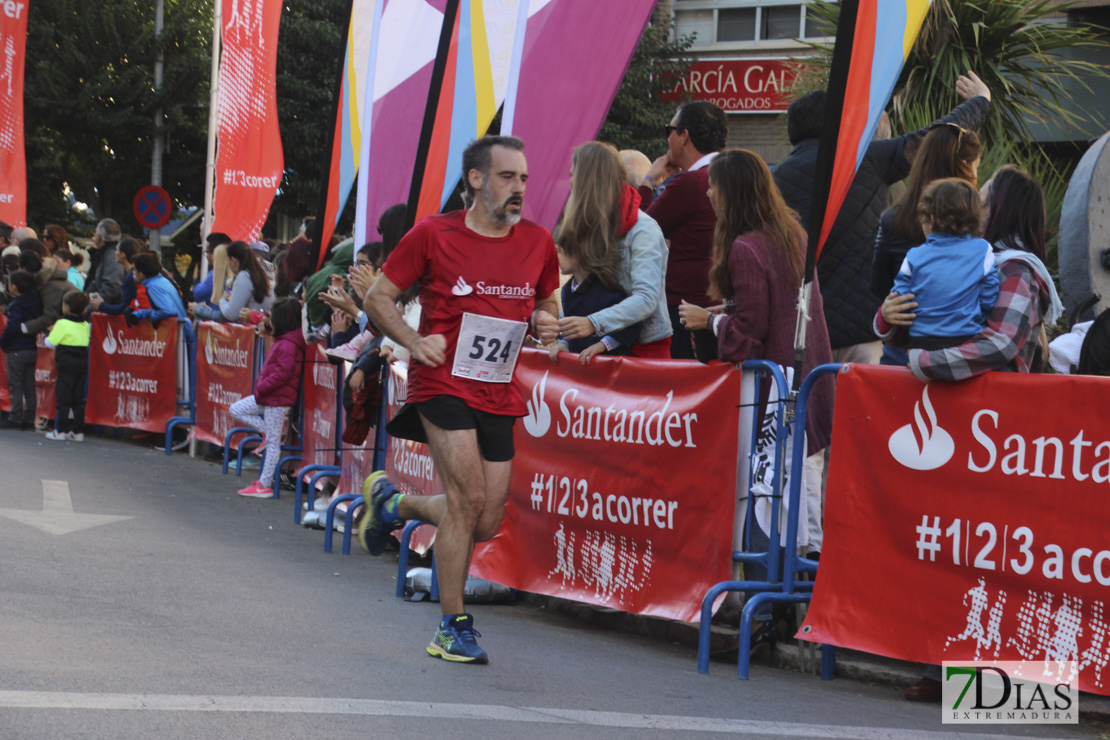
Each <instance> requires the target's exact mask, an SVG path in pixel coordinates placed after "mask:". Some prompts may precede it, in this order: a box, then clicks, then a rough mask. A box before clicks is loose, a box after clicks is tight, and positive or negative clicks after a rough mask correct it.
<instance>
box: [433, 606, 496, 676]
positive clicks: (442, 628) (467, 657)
mask: <svg viewBox="0 0 1110 740" xmlns="http://www.w3.org/2000/svg"><path fill="white" fill-rule="evenodd" d="M481 636H482V635H481V633H479V632H478V630H476V629H474V617H473V616H471V615H469V614H456V615H455V616H453V617H450V618H448V617H444V618H443V621H441V622H440V624H439V629H438V630H436V633H435V636H434V637H432V642H431V644H430V645H428V655H430V656H432V657H433V658H443V659H444V660H449V661H451V662H452V663H481V664H485V663H489V656H488V655H486V651H485V650H483V649H482V648H480V647H478V641H477V640H475V639H474V638H475V637H481Z"/></svg>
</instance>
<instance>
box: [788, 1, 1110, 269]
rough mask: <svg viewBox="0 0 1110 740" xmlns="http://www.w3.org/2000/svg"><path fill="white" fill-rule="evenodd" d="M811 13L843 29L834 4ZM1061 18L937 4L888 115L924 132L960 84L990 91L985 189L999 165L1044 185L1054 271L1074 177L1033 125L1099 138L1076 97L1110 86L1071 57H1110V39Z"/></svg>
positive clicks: (1045, 9)
mask: <svg viewBox="0 0 1110 740" xmlns="http://www.w3.org/2000/svg"><path fill="white" fill-rule="evenodd" d="M806 7H807V9H808V10H809V12H812V13H816V14H818V15H819V16H820V17H822V18H823V19H824V20H825V21H826V22H828V23H829V24H830V25H831V26H832V27H834V28H835V24H836V21H837V18H838V15H839V6H838V5H837V4H836V3H829V2H811V3H808V4H807V6H806ZM1063 9H1066V6H1064V5H1061V4H1060V3H1059V2H1053V1H1052V0H1006V2H998V1H997V0H934V2H933V4H932V8H931V10H930V11H929V14H928V16H926V19H925V24H924V26H923V27H922V30H921V34H920V35H919V36H918V39H917V41H916V43H915V44H914V47H913V49H912V51H911V53H910V55H909V58H908V59H907V60H906V65H905V67H904V69H903V71H902V75H901V78H900V80H899V83H898V86H897V88H896V90H895V94H894V97H893V99H892V101H891V104H890V106H889V107H888V109H887V110H888V112H889V113H890V117H891V122H892V126H893V129H894V131H895V132H901V131H913V130H916V129H919V128H922V127H923V126H926V125H928V123H929V122H930V121H933V120H936V119H937V118H939V117H940V116H942V115H944V114H945V113H947V112H948V111H950V110H951V109H952V108H954V107H955V106H956V105H957V104H958V103H959V102H960V100H959V98H958V96H957V95H956V91H955V80H956V78H957V77H958V76H959V75H960V74H962V73H964V72H966V71H967V70H974V71H975V72H976V74H978V75H979V76H980V77H981V78H982V80H983V81H984V82H985V83H986V84H987V86H988V87H989V88H990V89H991V92H992V97H991V103H992V106H993V113H992V115H991V117H990V119H989V121H988V122H987V124H986V126H984V127H983V129H982V130H981V131H980V132H979V133H980V135H981V136H982V137H983V141H984V145H985V149H984V154H983V161H982V163H981V165H980V169H979V179H980V181H985V180H986V179H987V178H988V177H990V175H991V173H992V172H993V171H994V170H995V169H996V168H997V167H998V166H999V165H1001V164H1004V163H1007V162H1012V163H1017V164H1020V165H1022V166H1024V167H1025V168H1027V169H1028V170H1029V171H1030V172H1031V173H1032V174H1033V175H1034V176H1036V177H1038V178H1039V179H1040V180H1041V182H1042V183H1043V184H1044V187H1045V197H1046V200H1047V202H1048V211H1049V213H1048V218H1049V223H1050V229H1051V232H1052V233H1051V235H1050V236H1051V240H1050V244H1049V258H1050V262H1052V263H1053V266H1054V263H1055V231H1056V225H1057V223H1058V221H1059V215H1060V207H1061V205H1062V203H1063V197H1064V193H1065V191H1066V189H1067V176H1066V171H1065V169H1064V168H1062V167H1061V166H1059V165H1058V164H1057V163H1055V162H1053V160H1052V159H1051V158H1050V157H1049V156H1048V155H1046V153H1045V151H1044V149H1043V148H1042V147H1041V146H1039V145H1038V144H1036V142H1034V141H1033V140H1032V137H1031V136H1030V127H1029V122H1030V121H1031V120H1035V119H1048V120H1057V121H1060V122H1061V123H1063V124H1064V125H1065V126H1066V127H1068V128H1069V129H1070V130H1072V131H1073V132H1074V138H1076V139H1081V138H1084V137H1085V136H1087V135H1089V134H1090V133H1092V132H1093V131H1094V130H1096V129H1098V130H1101V129H1100V128H1099V124H1097V123H1096V122H1095V121H1096V120H1097V119H1096V116H1095V114H1094V113H1092V112H1091V108H1090V106H1089V105H1088V100H1087V99H1086V98H1084V97H1083V96H1077V95H1072V94H1070V93H1069V92H1068V90H1069V89H1071V88H1079V89H1081V90H1087V91H1089V87H1088V86H1087V82H1088V81H1089V80H1090V79H1092V78H1093V77H1096V76H1100V77H1106V76H1107V70H1106V69H1105V68H1103V67H1101V66H1099V65H1096V64H1092V63H1090V62H1086V61H1083V60H1081V59H1077V58H1075V57H1074V56H1072V55H1073V54H1074V52H1075V51H1076V50H1083V49H1092V48H1095V47H1103V48H1105V47H1106V46H1107V41H1106V37H1105V36H1104V35H1100V34H1104V33H1105V29H1100V28H1097V27H1094V26H1091V25H1089V24H1069V23H1068V21H1067V19H1066V18H1064V17H1062V16H1061V15H1059V13H1060V11H1061V10H1063ZM815 46H816V48H820V49H824V50H825V51H826V52H831V49H825V48H824V47H821V46H820V45H815ZM829 61H830V57H829V54H828V53H826V54H825V55H822V56H820V57H818V58H817V61H816V64H815V65H811V66H815V67H816V68H817V70H818V73H817V74H816V75H814V74H812V69H811V71H810V72H811V73H810V74H807V75H803V78H802V79H803V80H805V82H804V83H803V84H804V85H806V86H807V87H817V86H820V85H822V84H823V81H822V80H821V79H820V78H823V77H827V68H828V63H829ZM822 71H824V74H821V72H822ZM815 77H816V78H818V79H817V80H816V82H815V79H814V78H815ZM1101 124H1102V125H1105V122H1101Z"/></svg>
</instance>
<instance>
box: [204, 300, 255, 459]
mask: <svg viewBox="0 0 1110 740" xmlns="http://www.w3.org/2000/svg"><path fill="white" fill-rule="evenodd" d="M254 343H255V334H254V327H253V326H245V325H243V324H227V323H221V322H216V321H202V322H200V323H198V324H197V423H196V425H195V426H194V427H193V436H194V437H195V438H197V439H200V440H204V441H205V442H211V443H213V444H218V445H222V444H223V443H224V439H225V437H226V436H227V433H228V432H229V431H231V429H233V428H234V427H236V426H238V422H236V421H235V420H234V419H232V418H231V415H230V414H229V413H228V409H229V408H231V404H233V403H235V402H236V401H238V400H239V399H240V398H243V397H245V396H249V395H251V392H252V381H253V379H254Z"/></svg>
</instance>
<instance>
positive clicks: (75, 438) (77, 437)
mask: <svg viewBox="0 0 1110 740" xmlns="http://www.w3.org/2000/svg"><path fill="white" fill-rule="evenodd" d="M66 440H67V441H69V442H84V441H85V434H84V432H69V433H68V434H66Z"/></svg>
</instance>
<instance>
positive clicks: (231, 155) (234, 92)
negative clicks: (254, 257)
mask: <svg viewBox="0 0 1110 740" xmlns="http://www.w3.org/2000/svg"><path fill="white" fill-rule="evenodd" d="M220 2H222V13H223V29H222V38H223V41H222V43H223V51H222V53H221V55H220V77H219V85H220V102H219V108H218V114H217V115H218V122H217V132H218V133H217V136H218V137H219V150H218V152H217V154H216V196H215V203H214V206H213V210H214V212H215V218H214V221H213V223H212V231H221V232H224V233H226V234H229V235H230V236H231V238H232V239H242V240H247V241H249V240H251V239H255V238H257V237H258V235H259V234H260V233H261V231H262V225H263V224H264V223H265V222H266V216H267V214H268V213H269V212H270V204H271V202H273V199H274V193H276V192H277V189H278V186H279V185H280V184H281V177H282V171H283V169H284V166H285V160H284V156H283V153H282V148H281V134H280V132H279V131H278V114H277V93H276V87H275V70H276V69H277V43H278V26H279V24H280V22H281V5H282V3H281V0H255V2H240V1H239V0H220Z"/></svg>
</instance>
